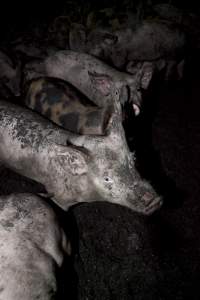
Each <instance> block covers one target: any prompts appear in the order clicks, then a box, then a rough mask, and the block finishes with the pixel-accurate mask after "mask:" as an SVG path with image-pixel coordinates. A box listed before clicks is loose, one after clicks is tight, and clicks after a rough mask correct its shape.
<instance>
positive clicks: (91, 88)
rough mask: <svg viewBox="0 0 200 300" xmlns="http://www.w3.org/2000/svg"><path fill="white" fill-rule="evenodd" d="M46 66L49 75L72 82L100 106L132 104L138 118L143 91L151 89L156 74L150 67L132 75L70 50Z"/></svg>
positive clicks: (61, 53)
mask: <svg viewBox="0 0 200 300" xmlns="http://www.w3.org/2000/svg"><path fill="white" fill-rule="evenodd" d="M44 66H45V67H44V68H45V73H46V75H47V76H50V77H57V78H60V79H63V80H65V81H67V82H69V83H71V84H72V85H73V86H75V87H76V88H78V89H79V90H80V91H81V92H82V93H83V94H85V95H86V96H87V97H88V98H89V99H90V100H92V101H93V102H95V103H96V104H97V105H98V106H103V105H105V104H108V103H109V102H111V103H112V102H113V98H120V102H121V104H122V105H124V104H125V103H126V102H128V101H129V102H131V103H132V106H133V109H134V111H135V114H136V115H138V114H139V113H140V108H141V105H142V94H141V89H142V88H144V89H146V88H147V87H148V85H149V83H150V81H151V79H152V75H153V70H151V71H150V69H149V67H148V69H147V70H146V65H144V66H143V67H142V68H140V69H137V71H136V73H135V74H134V75H129V74H127V73H123V72H119V71H117V70H115V69H114V68H112V67H110V66H109V65H107V64H105V63H103V62H102V61H100V60H99V59H97V58H95V57H93V56H91V55H88V54H85V53H78V52H74V51H70V50H63V51H58V52H57V53H55V54H54V55H50V56H48V57H47V58H46V59H45V61H44Z"/></svg>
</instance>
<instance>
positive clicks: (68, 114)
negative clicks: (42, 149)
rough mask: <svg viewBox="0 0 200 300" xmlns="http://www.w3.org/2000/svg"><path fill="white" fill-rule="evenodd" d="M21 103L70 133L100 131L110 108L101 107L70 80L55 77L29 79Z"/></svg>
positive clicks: (101, 133)
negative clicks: (23, 102)
mask: <svg viewBox="0 0 200 300" xmlns="http://www.w3.org/2000/svg"><path fill="white" fill-rule="evenodd" d="M25 104H26V105H27V106H28V107H29V108H31V109H33V110H35V111H37V112H38V113H40V114H41V115H43V116H45V117H47V118H48V119H50V120H51V121H53V122H54V123H56V124H57V125H59V126H61V127H63V128H65V129H67V130H69V131H72V132H74V133H79V134H86V135H104V134H105V130H106V127H107V123H108V122H109V119H110V116H111V111H112V108H111V106H106V107H105V108H101V107H99V106H97V105H96V104H94V103H93V102H92V101H90V100H89V99H88V98H87V97H85V96H84V95H83V94H81V93H80V92H79V91H78V90H77V89H76V88H75V87H73V86H72V85H71V84H69V83H67V82H65V81H63V80H60V79H56V78H50V77H41V78H37V79H33V80H32V81H31V83H30V84H29V85H28V87H27V89H26V92H25Z"/></svg>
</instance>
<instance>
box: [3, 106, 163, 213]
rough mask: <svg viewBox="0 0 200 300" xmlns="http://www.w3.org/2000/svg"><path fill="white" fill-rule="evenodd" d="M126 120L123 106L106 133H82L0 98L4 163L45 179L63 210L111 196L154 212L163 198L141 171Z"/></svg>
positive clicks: (50, 192) (37, 179)
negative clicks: (132, 151)
mask: <svg viewBox="0 0 200 300" xmlns="http://www.w3.org/2000/svg"><path fill="white" fill-rule="evenodd" d="M121 120H122V112H120V111H119V107H118V110H117V109H116V111H114V113H113V114H112V116H111V119H110V121H109V124H108V128H107V134H106V135H105V136H87V135H77V134H74V133H71V132H69V131H67V130H64V129H61V128H60V127H58V126H56V125H54V124H53V123H52V122H49V121H48V120H46V119H45V118H43V117H41V116H40V115H39V114H37V113H34V112H33V111H31V110H28V109H26V108H24V107H19V106H17V105H14V104H11V103H6V102H4V101H0V160H1V163H3V164H4V165H6V166H7V167H9V168H10V169H12V170H14V171H15V172H17V173H19V174H21V175H23V176H26V177H28V178H31V179H33V180H35V181H37V182H39V183H41V184H43V185H44V187H45V188H46V191H47V192H48V195H49V197H50V198H51V199H52V200H53V201H55V203H57V204H58V205H59V206H60V207H61V208H62V209H64V210H68V208H69V207H71V206H72V205H74V204H77V203H80V202H94V201H108V202H112V203H115V204H119V205H122V206H126V207H128V208H130V209H132V210H134V211H137V212H140V213H143V214H152V213H153V212H154V211H155V210H157V209H159V208H160V206H161V205H162V198H161V197H160V196H158V194H157V193H156V191H155V190H154V189H153V187H152V186H151V185H150V184H149V183H148V182H146V181H145V180H143V179H142V178H141V177H140V175H139V173H138V172H137V170H136V168H135V163H134V157H133V153H131V152H130V150H129V148H128V145H127V142H126V137H125V133H124V129H123V125H122V121H121Z"/></svg>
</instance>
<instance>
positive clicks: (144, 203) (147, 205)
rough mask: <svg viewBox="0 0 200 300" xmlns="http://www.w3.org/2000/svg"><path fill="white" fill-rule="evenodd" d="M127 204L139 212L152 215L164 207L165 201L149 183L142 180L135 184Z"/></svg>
mask: <svg viewBox="0 0 200 300" xmlns="http://www.w3.org/2000/svg"><path fill="white" fill-rule="evenodd" d="M136 200H137V201H136ZM127 203H128V206H129V205H130V206H129V207H130V208H131V207H132V206H134V207H136V210H137V211H138V212H141V213H143V214H145V215H151V214H152V213H153V212H154V211H156V210H158V209H159V208H160V207H161V206H162V203H163V200H162V197H160V196H159V195H158V194H157V193H156V191H155V190H154V189H153V187H152V186H151V185H150V184H149V183H148V182H146V181H144V180H142V179H141V180H139V181H136V182H135V183H134V185H133V192H132V194H130V195H129V197H128V198H127Z"/></svg>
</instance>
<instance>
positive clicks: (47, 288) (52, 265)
mask: <svg viewBox="0 0 200 300" xmlns="http://www.w3.org/2000/svg"><path fill="white" fill-rule="evenodd" d="M70 253H71V247H70V243H69V241H68V240H67V237H66V235H65V233H64V230H63V229H62V228H61V226H60V224H59V222H58V218H57V216H56V214H55V213H54V211H53V209H52V208H51V206H50V205H49V204H47V203H46V201H44V200H43V199H41V198H39V197H37V196H35V195H32V194H11V195H9V196H1V197H0V274H1V276H0V299H1V300H36V299H37V300H53V299H57V298H56V292H57V289H58V284H57V280H58V278H57V275H58V274H59V270H60V268H61V266H62V265H63V262H64V258H65V257H66V256H68V255H70Z"/></svg>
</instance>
